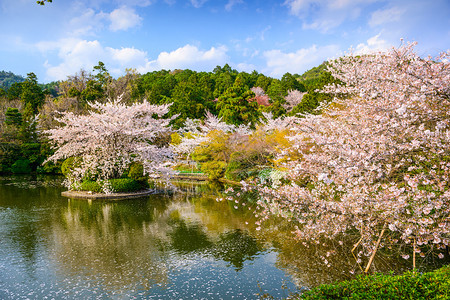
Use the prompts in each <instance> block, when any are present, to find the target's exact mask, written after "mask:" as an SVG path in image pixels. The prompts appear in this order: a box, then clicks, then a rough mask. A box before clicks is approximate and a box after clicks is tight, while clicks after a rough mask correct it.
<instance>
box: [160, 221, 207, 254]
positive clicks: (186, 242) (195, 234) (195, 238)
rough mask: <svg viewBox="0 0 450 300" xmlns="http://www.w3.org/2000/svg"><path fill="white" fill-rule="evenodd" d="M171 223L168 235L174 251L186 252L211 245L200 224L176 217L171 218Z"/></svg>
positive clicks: (199, 249)
mask: <svg viewBox="0 0 450 300" xmlns="http://www.w3.org/2000/svg"><path fill="white" fill-rule="evenodd" d="M171 225H172V231H171V232H170V233H169V235H170V237H171V247H172V248H173V249H174V250H175V251H177V252H179V253H181V254H186V253H189V252H194V251H201V250H204V249H207V248H209V247H211V242H210V241H209V238H208V235H207V234H206V233H205V232H204V230H203V228H202V226H201V225H200V224H186V222H185V221H184V220H180V219H178V220H173V221H172V222H171Z"/></svg>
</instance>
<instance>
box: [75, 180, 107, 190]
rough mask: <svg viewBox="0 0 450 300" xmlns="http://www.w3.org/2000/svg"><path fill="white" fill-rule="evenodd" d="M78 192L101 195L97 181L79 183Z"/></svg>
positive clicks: (100, 188)
mask: <svg viewBox="0 0 450 300" xmlns="http://www.w3.org/2000/svg"><path fill="white" fill-rule="evenodd" d="M80 191H91V192H94V193H101V192H102V187H101V186H100V184H99V183H98V182H97V181H91V180H86V181H83V182H82V183H81V186H80Z"/></svg>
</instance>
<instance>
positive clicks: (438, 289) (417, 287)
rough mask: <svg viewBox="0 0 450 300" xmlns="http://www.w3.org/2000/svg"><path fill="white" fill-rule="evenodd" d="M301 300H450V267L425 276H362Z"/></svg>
mask: <svg viewBox="0 0 450 300" xmlns="http://www.w3.org/2000/svg"><path fill="white" fill-rule="evenodd" d="M300 299H308V300H313V299H450V265H447V266H444V267H442V268H440V269H437V270H435V271H433V272H428V273H423V274H420V273H413V272H407V273H405V274H403V275H398V276H392V275H383V274H375V275H370V276H364V275H360V276H358V277H357V278H356V279H354V280H350V281H343V282H340V283H337V284H325V285H321V286H319V287H317V288H314V289H312V290H310V291H307V292H305V293H303V294H302V295H301V296H300Z"/></svg>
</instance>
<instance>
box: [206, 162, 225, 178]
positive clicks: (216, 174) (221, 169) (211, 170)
mask: <svg viewBox="0 0 450 300" xmlns="http://www.w3.org/2000/svg"><path fill="white" fill-rule="evenodd" d="M226 167H227V163H226V162H224V161H220V160H213V161H208V162H204V163H202V166H201V170H202V172H203V173H205V174H208V179H210V180H218V179H219V178H222V177H223V175H224V174H225V168H226Z"/></svg>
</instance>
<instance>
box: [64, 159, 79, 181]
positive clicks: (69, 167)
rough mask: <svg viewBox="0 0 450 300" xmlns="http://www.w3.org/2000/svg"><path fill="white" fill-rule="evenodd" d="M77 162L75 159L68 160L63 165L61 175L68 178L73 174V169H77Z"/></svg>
mask: <svg viewBox="0 0 450 300" xmlns="http://www.w3.org/2000/svg"><path fill="white" fill-rule="evenodd" d="M75 163H76V160H75V158H74V157H69V158H67V159H66V160H65V161H64V162H63V163H62V165H61V173H62V174H63V175H64V176H65V177H68V176H69V174H70V173H71V172H72V170H73V168H74V167H75Z"/></svg>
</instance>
